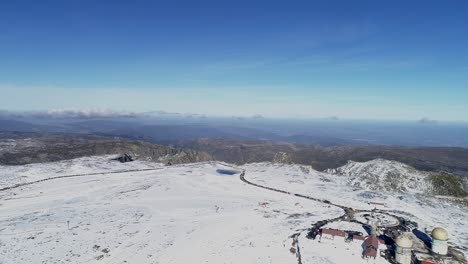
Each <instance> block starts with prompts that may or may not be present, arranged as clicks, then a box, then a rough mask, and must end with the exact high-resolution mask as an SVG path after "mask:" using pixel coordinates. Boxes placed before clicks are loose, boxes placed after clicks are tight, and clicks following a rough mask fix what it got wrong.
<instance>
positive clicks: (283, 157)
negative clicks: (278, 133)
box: [273, 152, 293, 164]
mask: <svg viewBox="0 0 468 264" xmlns="http://www.w3.org/2000/svg"><path fill="white" fill-rule="evenodd" d="M273 163H282V164H293V161H292V158H291V156H290V155H289V154H288V153H286V152H278V153H276V154H275V156H274V157H273Z"/></svg>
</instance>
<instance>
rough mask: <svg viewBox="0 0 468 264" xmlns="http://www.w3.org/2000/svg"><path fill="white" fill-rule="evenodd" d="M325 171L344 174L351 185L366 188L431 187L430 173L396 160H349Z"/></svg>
mask: <svg viewBox="0 0 468 264" xmlns="http://www.w3.org/2000/svg"><path fill="white" fill-rule="evenodd" d="M326 172H327V173H330V174H336V175H341V176H345V177H346V178H347V180H348V182H349V184H350V185H351V186H353V187H356V188H362V189H366V190H378V191H389V192H412V193H422V192H427V191H429V190H430V189H431V186H430V182H429V178H428V177H429V176H430V175H431V173H428V172H423V171H418V170H416V169H415V168H413V167H411V166H408V165H406V164H403V163H400V162H397V161H390V160H384V159H375V160H371V161H367V162H355V161H349V162H348V163H347V164H346V165H344V166H342V167H339V168H336V169H329V170H327V171H326Z"/></svg>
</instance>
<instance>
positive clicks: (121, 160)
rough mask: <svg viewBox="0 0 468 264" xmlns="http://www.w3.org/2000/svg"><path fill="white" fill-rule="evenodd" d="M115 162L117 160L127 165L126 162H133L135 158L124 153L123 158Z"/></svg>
mask: <svg viewBox="0 0 468 264" xmlns="http://www.w3.org/2000/svg"><path fill="white" fill-rule="evenodd" d="M114 160H117V161H120V162H122V163H125V162H132V161H133V158H132V156H130V155H128V154H127V153H124V154H123V155H122V156H118V157H117V158H115V159H114Z"/></svg>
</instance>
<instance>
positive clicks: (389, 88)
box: [0, 0, 468, 121]
mask: <svg viewBox="0 0 468 264" xmlns="http://www.w3.org/2000/svg"><path fill="white" fill-rule="evenodd" d="M466 14H468V2H467V1H282V2H279V1H278V2H275V1H119V0H114V1H85V0H80V1H76V0H69V1H21V0H19V1H2V2H1V3H0V92H1V96H0V109H5V110H11V111H15V110H45V109H57V108H64V109H90V108H92V109H96V108H99V109H114V110H127V111H137V112H138V111H150V110H165V111H170V112H194V113H201V114H208V115H227V116H229V115H254V114H262V115H264V116H271V117H328V116H339V117H340V118H353V119H420V118H422V117H428V118H430V119H437V120H459V121H460V120H461V121H468V18H467V16H466Z"/></svg>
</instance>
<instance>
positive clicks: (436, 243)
mask: <svg viewBox="0 0 468 264" xmlns="http://www.w3.org/2000/svg"><path fill="white" fill-rule="evenodd" d="M447 241H448V232H447V230H445V229H443V228H441V227H436V228H434V230H432V252H434V253H436V254H439V255H447V250H448V245H447Z"/></svg>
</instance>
